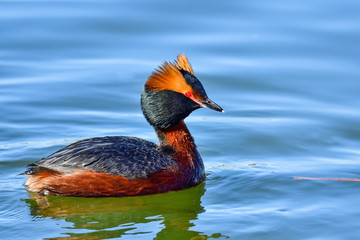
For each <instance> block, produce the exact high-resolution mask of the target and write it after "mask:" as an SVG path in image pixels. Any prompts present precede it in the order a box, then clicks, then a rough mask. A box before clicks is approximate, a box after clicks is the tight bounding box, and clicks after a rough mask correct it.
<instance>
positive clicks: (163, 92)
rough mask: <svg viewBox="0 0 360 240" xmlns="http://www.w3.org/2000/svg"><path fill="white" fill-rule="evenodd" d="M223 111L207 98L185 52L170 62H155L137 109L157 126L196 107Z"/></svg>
mask: <svg viewBox="0 0 360 240" xmlns="http://www.w3.org/2000/svg"><path fill="white" fill-rule="evenodd" d="M201 107H204V108H210V109H213V110H215V111H219V112H223V109H222V108H221V107H220V106H219V105H217V104H216V103H214V102H213V101H211V100H210V99H209V98H208V96H207V94H206V92H205V89H204V87H203V86H202V84H201V82H200V81H199V79H197V77H196V76H195V75H194V71H193V69H192V67H191V65H190V63H189V61H188V59H187V57H186V56H185V55H179V56H178V57H177V60H176V61H175V62H174V63H171V62H165V63H164V64H163V65H161V66H159V68H158V69H156V70H155V72H153V73H152V75H151V76H150V77H149V78H148V80H147V82H146V83H145V88H144V91H143V92H142V94H141V109H142V111H143V113H144V115H145V118H146V120H147V121H148V122H149V123H150V124H151V125H152V126H154V127H156V128H158V129H167V128H169V127H172V126H174V125H176V124H177V123H178V122H179V121H181V120H183V119H184V118H186V117H187V116H188V115H189V114H190V113H191V112H192V111H194V110H195V109H198V108H201Z"/></svg>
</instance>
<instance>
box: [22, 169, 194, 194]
mask: <svg viewBox="0 0 360 240" xmlns="http://www.w3.org/2000/svg"><path fill="white" fill-rule="evenodd" d="M191 184H192V183H188V182H186V179H185V178H184V175H183V174H180V173H179V172H178V171H161V172H159V173H156V174H153V175H152V176H150V177H149V178H145V179H136V180H132V179H127V178H125V177H122V176H117V175H112V174H108V173H100V172H95V171H92V170H76V171H74V172H72V173H60V172H57V171H52V170H41V171H40V172H38V173H36V174H34V175H31V176H29V178H28V180H27V182H26V183H25V185H26V186H27V187H28V189H29V190H30V191H33V192H38V193H43V194H53V195H63V196H82V197H110V196H135V195H144V194H151V193H159V192H166V191H171V190H179V189H183V188H187V187H191ZM193 185H194V184H193Z"/></svg>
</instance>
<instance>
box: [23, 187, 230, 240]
mask: <svg viewBox="0 0 360 240" xmlns="http://www.w3.org/2000/svg"><path fill="white" fill-rule="evenodd" d="M204 192H205V189H204V183H203V184H200V185H199V186H197V187H194V188H190V189H187V190H182V191H176V192H169V193H164V194H155V195H149V196H140V197H124V198H79V197H59V196H40V195H34V194H30V195H31V198H30V199H26V200H25V201H26V202H27V203H28V204H29V206H30V211H31V215H33V216H36V217H39V216H40V217H51V218H53V219H64V220H65V221H67V222H72V223H73V224H74V226H73V227H72V228H64V232H63V233H62V234H65V235H67V236H66V237H53V238H50V239H108V238H119V237H121V236H126V235H137V236H138V239H145V238H146V239H149V238H150V239H151V238H154V239H208V238H227V237H226V236H223V235H222V234H220V233H217V234H212V235H211V236H208V235H206V233H202V232H197V231H194V230H190V228H191V227H193V226H195V224H194V223H193V222H194V221H193V220H196V219H197V218H198V214H200V213H202V212H204V208H203V207H202V206H201V197H202V196H203V194H204ZM79 229H82V230H87V231H85V233H84V231H81V233H79ZM72 230H73V231H72Z"/></svg>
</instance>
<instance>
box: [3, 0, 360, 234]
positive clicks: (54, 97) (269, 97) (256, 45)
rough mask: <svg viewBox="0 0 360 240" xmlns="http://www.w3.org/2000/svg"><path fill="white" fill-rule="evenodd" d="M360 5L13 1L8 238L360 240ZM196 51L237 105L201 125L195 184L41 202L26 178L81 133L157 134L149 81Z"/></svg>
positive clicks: (212, 90) (196, 131) (222, 95)
mask: <svg viewBox="0 0 360 240" xmlns="http://www.w3.org/2000/svg"><path fill="white" fill-rule="evenodd" d="M359 12H360V2H359V1H355V0H349V1H336V0H329V1H308V0H305V1H304V0H302V1H300V0H295V1H281V0H280V1H260V0H259V1H258V0H256V1H235V0H233V1H188V0H185V1H160V0H158V1H115V0H102V1H100V0H93V1H81V0H78V1H75V0H68V1H35V0H28V1H25V0H24V1H0V113H1V117H0V234H1V239H29V238H30V239H228V238H230V239H261V240H264V239H266V240H272V239H311V240H315V239H316V240H318V239H326V240H329V239H330V240H331V239H334V240H335V239H336V240H338V239H358V238H359V236H360V208H359V199H360V192H359V189H360V182H339V181H297V180H293V177H326V178H360V163H359V160H360V148H359V147H360V144H359V141H360V122H359V117H360V111H359V106H360V97H359V92H360V83H359V80H360V68H359V60H360V44H359V40H360V14H359ZM179 53H185V54H187V56H188V58H189V59H190V62H191V63H192V66H193V68H194V71H195V74H196V75H197V77H198V78H199V79H200V80H201V81H202V83H203V85H204V87H205V89H206V90H207V93H208V95H209V97H210V98H212V99H213V100H214V101H215V102H216V103H218V104H219V105H221V106H222V107H223V108H224V110H225V113H224V114H222V113H218V112H214V111H210V110H207V109H201V110H197V111H196V112H194V113H193V114H192V115H191V116H190V117H189V118H188V119H187V120H186V123H187V125H188V127H189V129H190V131H191V132H192V134H193V136H194V138H195V140H196V143H197V145H198V148H199V151H200V153H201V155H202V158H203V160H204V162H205V167H206V172H207V179H206V181H205V183H204V184H201V185H199V186H197V187H195V188H192V189H188V190H184V191H178V192H171V193H165V194H157V195H152V196H143V197H132V198H105V199H102V198H98V199H92V198H70V197H46V198H36V196H33V195H31V194H29V193H28V192H27V191H26V189H25V188H24V186H23V184H24V182H25V180H26V176H23V175H18V174H19V173H21V172H23V171H25V170H26V165H27V164H29V163H32V162H34V161H36V160H38V159H39V158H42V157H46V156H47V155H49V154H51V153H52V152H54V151H56V150H58V149H60V148H61V147H63V146H65V145H67V144H69V143H71V142H73V141H75V140H79V139H83V138H87V137H95V136H106V135H129V136H137V137H141V138H145V139H147V140H151V141H157V139H156V136H155V134H154V132H153V129H152V128H151V127H150V126H149V125H148V123H147V122H146V121H145V119H144V118H143V116H142V113H141V110H140V106H139V98H140V93H141V91H142V87H143V84H144V82H145V81H146V78H147V77H148V76H149V74H151V72H152V71H153V69H154V68H156V67H157V66H158V65H159V64H161V63H162V62H163V61H164V60H170V61H172V60H174V59H175V58H176V55H177V54H179Z"/></svg>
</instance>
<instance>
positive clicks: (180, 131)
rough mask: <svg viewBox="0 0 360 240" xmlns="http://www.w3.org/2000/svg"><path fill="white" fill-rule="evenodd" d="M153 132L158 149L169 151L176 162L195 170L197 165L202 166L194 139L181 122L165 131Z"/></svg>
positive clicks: (157, 130)
mask: <svg viewBox="0 0 360 240" xmlns="http://www.w3.org/2000/svg"><path fill="white" fill-rule="evenodd" d="M155 131H156V134H157V136H158V138H159V141H160V147H161V148H162V149H170V151H172V154H173V158H174V159H175V160H176V161H178V162H180V163H182V164H184V165H185V166H188V167H191V168H196V167H198V165H199V164H200V165H201V166H202V165H203V163H202V159H201V157H200V154H199V153H198V151H197V149H196V145H195V142H194V138H193V137H192V136H191V134H190V131H189V129H188V128H187V126H186V125H185V123H184V121H183V120H181V121H180V122H179V123H177V124H176V125H174V126H172V127H170V128H167V129H163V130H160V129H157V128H155Z"/></svg>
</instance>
